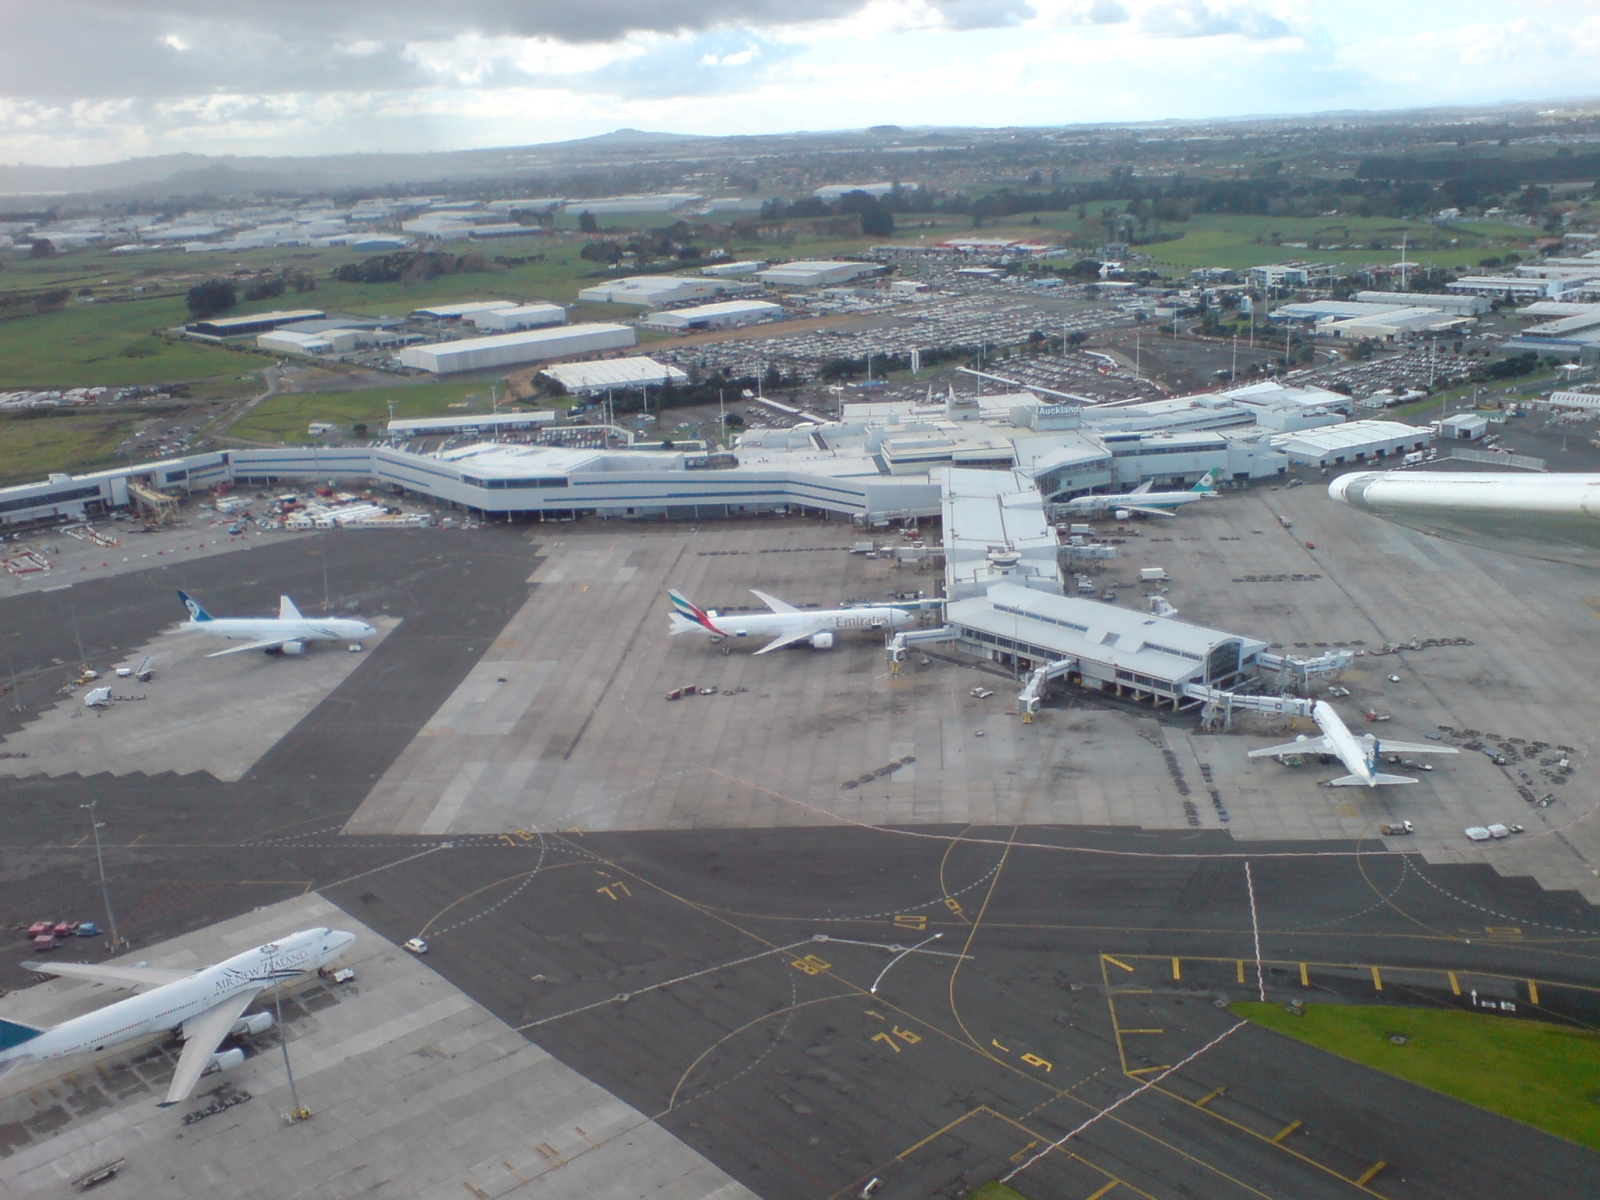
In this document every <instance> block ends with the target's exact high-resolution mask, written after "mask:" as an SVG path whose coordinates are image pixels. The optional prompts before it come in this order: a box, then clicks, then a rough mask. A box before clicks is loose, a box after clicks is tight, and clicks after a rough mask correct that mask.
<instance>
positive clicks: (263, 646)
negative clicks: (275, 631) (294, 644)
mask: <svg viewBox="0 0 1600 1200" xmlns="http://www.w3.org/2000/svg"><path fill="white" fill-rule="evenodd" d="M290 640H291V639H289V638H267V639H266V640H265V641H260V642H246V643H245V644H244V645H242V646H229V647H228V648H227V649H226V650H218V651H217V652H216V653H215V654H208V655H206V657H207V658H221V657H222V656H223V655H224V654H243V653H244V652H245V651H246V650H271V649H272V648H273V647H274V646H281V645H283V644H284V642H286V641H290Z"/></svg>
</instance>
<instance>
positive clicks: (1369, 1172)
mask: <svg viewBox="0 0 1600 1200" xmlns="http://www.w3.org/2000/svg"><path fill="white" fill-rule="evenodd" d="M1388 1165H1389V1164H1388V1163H1387V1162H1385V1161H1384V1160H1383V1159H1381V1158H1380V1159H1379V1160H1378V1161H1377V1162H1375V1163H1373V1164H1372V1165H1371V1166H1370V1167H1368V1168H1367V1169H1366V1170H1365V1171H1363V1172H1362V1173H1361V1174H1360V1175H1358V1176H1357V1177H1356V1186H1357V1187H1366V1186H1367V1184H1369V1183H1371V1182H1372V1181H1373V1179H1374V1178H1376V1177H1377V1174H1378V1172H1379V1171H1381V1170H1383V1169H1384V1168H1385V1167H1387V1166H1388Z"/></svg>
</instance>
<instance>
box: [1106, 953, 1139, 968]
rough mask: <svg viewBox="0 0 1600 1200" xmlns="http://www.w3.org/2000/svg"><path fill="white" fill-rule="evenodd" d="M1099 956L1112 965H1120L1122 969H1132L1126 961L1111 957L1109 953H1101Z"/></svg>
mask: <svg viewBox="0 0 1600 1200" xmlns="http://www.w3.org/2000/svg"><path fill="white" fill-rule="evenodd" d="M1100 957H1101V958H1103V959H1105V960H1106V961H1107V962H1108V963H1110V964H1112V965H1113V966H1117V967H1121V968H1122V969H1123V970H1124V971H1128V972H1132V970H1133V968H1132V967H1130V966H1129V965H1128V964H1127V963H1125V962H1122V961H1121V960H1120V959H1115V958H1112V957H1111V955H1109V954H1102V955H1101V956H1100Z"/></svg>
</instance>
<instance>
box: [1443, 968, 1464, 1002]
mask: <svg viewBox="0 0 1600 1200" xmlns="http://www.w3.org/2000/svg"><path fill="white" fill-rule="evenodd" d="M1445 974H1446V975H1448V976H1450V994H1451V995H1452V996H1459V995H1461V981H1460V980H1459V979H1457V978H1456V973H1455V972H1454V971H1446V972H1445Z"/></svg>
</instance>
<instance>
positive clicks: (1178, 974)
mask: <svg viewBox="0 0 1600 1200" xmlns="http://www.w3.org/2000/svg"><path fill="white" fill-rule="evenodd" d="M1182 962H1183V960H1182V959H1180V958H1176V957H1174V958H1173V960H1172V977H1173V978H1174V979H1182V978H1183V971H1182V966H1181V964H1182Z"/></svg>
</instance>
